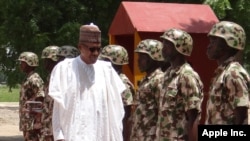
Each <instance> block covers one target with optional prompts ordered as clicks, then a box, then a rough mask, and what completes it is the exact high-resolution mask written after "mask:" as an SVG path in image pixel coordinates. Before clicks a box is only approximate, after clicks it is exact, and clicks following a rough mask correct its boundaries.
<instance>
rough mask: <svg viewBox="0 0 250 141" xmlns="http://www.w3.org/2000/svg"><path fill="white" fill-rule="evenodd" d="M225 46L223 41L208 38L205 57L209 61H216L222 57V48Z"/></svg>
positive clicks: (216, 38) (212, 37) (211, 37)
mask: <svg viewBox="0 0 250 141" xmlns="http://www.w3.org/2000/svg"><path fill="white" fill-rule="evenodd" d="M223 46H225V41H223V39H221V38H218V37H214V36H209V44H208V47H207V56H208V59H210V60H217V59H219V58H220V57H221V55H222V47H223Z"/></svg>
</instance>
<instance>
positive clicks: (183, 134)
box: [157, 28, 203, 141]
mask: <svg viewBox="0 0 250 141" xmlns="http://www.w3.org/2000/svg"><path fill="white" fill-rule="evenodd" d="M161 38H162V39H163V49H162V54H163V56H164V58H165V60H167V61H169V62H170V67H169V68H168V69H167V70H166V71H165V74H164V83H163V86H162V87H163V88H162V92H161V98H160V100H161V102H160V106H161V107H160V112H159V118H158V129H157V135H158V139H157V141H176V140H178V141H179V140H185V141H195V140H196V138H197V133H198V132H197V124H198V120H199V117H200V113H201V103H202V100H203V84H202V82H201V80H200V77H199V75H198V74H197V73H196V72H195V71H194V70H193V68H192V67H191V65H190V64H188V63H187V61H186V59H185V57H186V56H190V55H191V52H192V48H193V40H192V37H191V36H190V35H189V34H188V33H187V32H185V31H183V30H180V29H175V28H173V29H169V30H167V31H166V32H164V34H163V35H162V36H161Z"/></svg>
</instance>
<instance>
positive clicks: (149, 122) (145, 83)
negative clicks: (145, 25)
mask: <svg viewBox="0 0 250 141" xmlns="http://www.w3.org/2000/svg"><path fill="white" fill-rule="evenodd" d="M161 49H162V43H161V42H160V41H157V40H151V39H146V40H143V41H141V42H140V43H139V44H138V46H137V48H136V50H135V52H138V53H146V54H148V55H149V56H150V57H151V59H153V60H156V61H163V59H164V58H163V57H162V55H161ZM163 75H164V73H163V72H162V71H161V69H160V68H158V69H156V70H155V71H154V72H152V73H151V74H149V75H148V76H145V77H144V78H142V80H140V82H139V84H138V90H137V91H136V99H135V101H136V104H137V105H136V109H135V112H134V113H133V115H132V132H131V135H130V140H131V141H154V140H156V125H157V120H158V111H159V98H160V90H161V88H162V87H161V86H162V78H163Z"/></svg>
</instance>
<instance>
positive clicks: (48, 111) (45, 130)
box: [41, 75, 54, 137]
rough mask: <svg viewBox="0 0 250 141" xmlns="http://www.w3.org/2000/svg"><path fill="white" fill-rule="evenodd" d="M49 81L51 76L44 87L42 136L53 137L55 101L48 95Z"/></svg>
mask: <svg viewBox="0 0 250 141" xmlns="http://www.w3.org/2000/svg"><path fill="white" fill-rule="evenodd" d="M49 79H50V75H49V76H48V77H47V82H46V84H45V85H44V92H45V98H44V105H43V113H42V119H41V121H42V136H43V137H44V136H51V135H52V134H53V133H52V112H53V103H54V100H53V99H52V98H51V97H50V96H49V95H48V92H49Z"/></svg>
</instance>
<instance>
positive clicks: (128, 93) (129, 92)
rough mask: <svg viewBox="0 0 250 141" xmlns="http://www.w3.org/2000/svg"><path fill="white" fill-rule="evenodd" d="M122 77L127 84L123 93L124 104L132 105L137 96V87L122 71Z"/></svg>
mask: <svg viewBox="0 0 250 141" xmlns="http://www.w3.org/2000/svg"><path fill="white" fill-rule="evenodd" d="M119 76H120V78H121V80H122V82H123V83H124V84H125V86H126V90H125V91H124V92H123V93H122V101H123V104H124V106H128V105H132V104H133V97H134V96H135V88H134V85H133V84H132V83H131V82H130V80H129V79H128V77H127V76H126V75H125V74H123V73H121V74H120V75H119Z"/></svg>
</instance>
